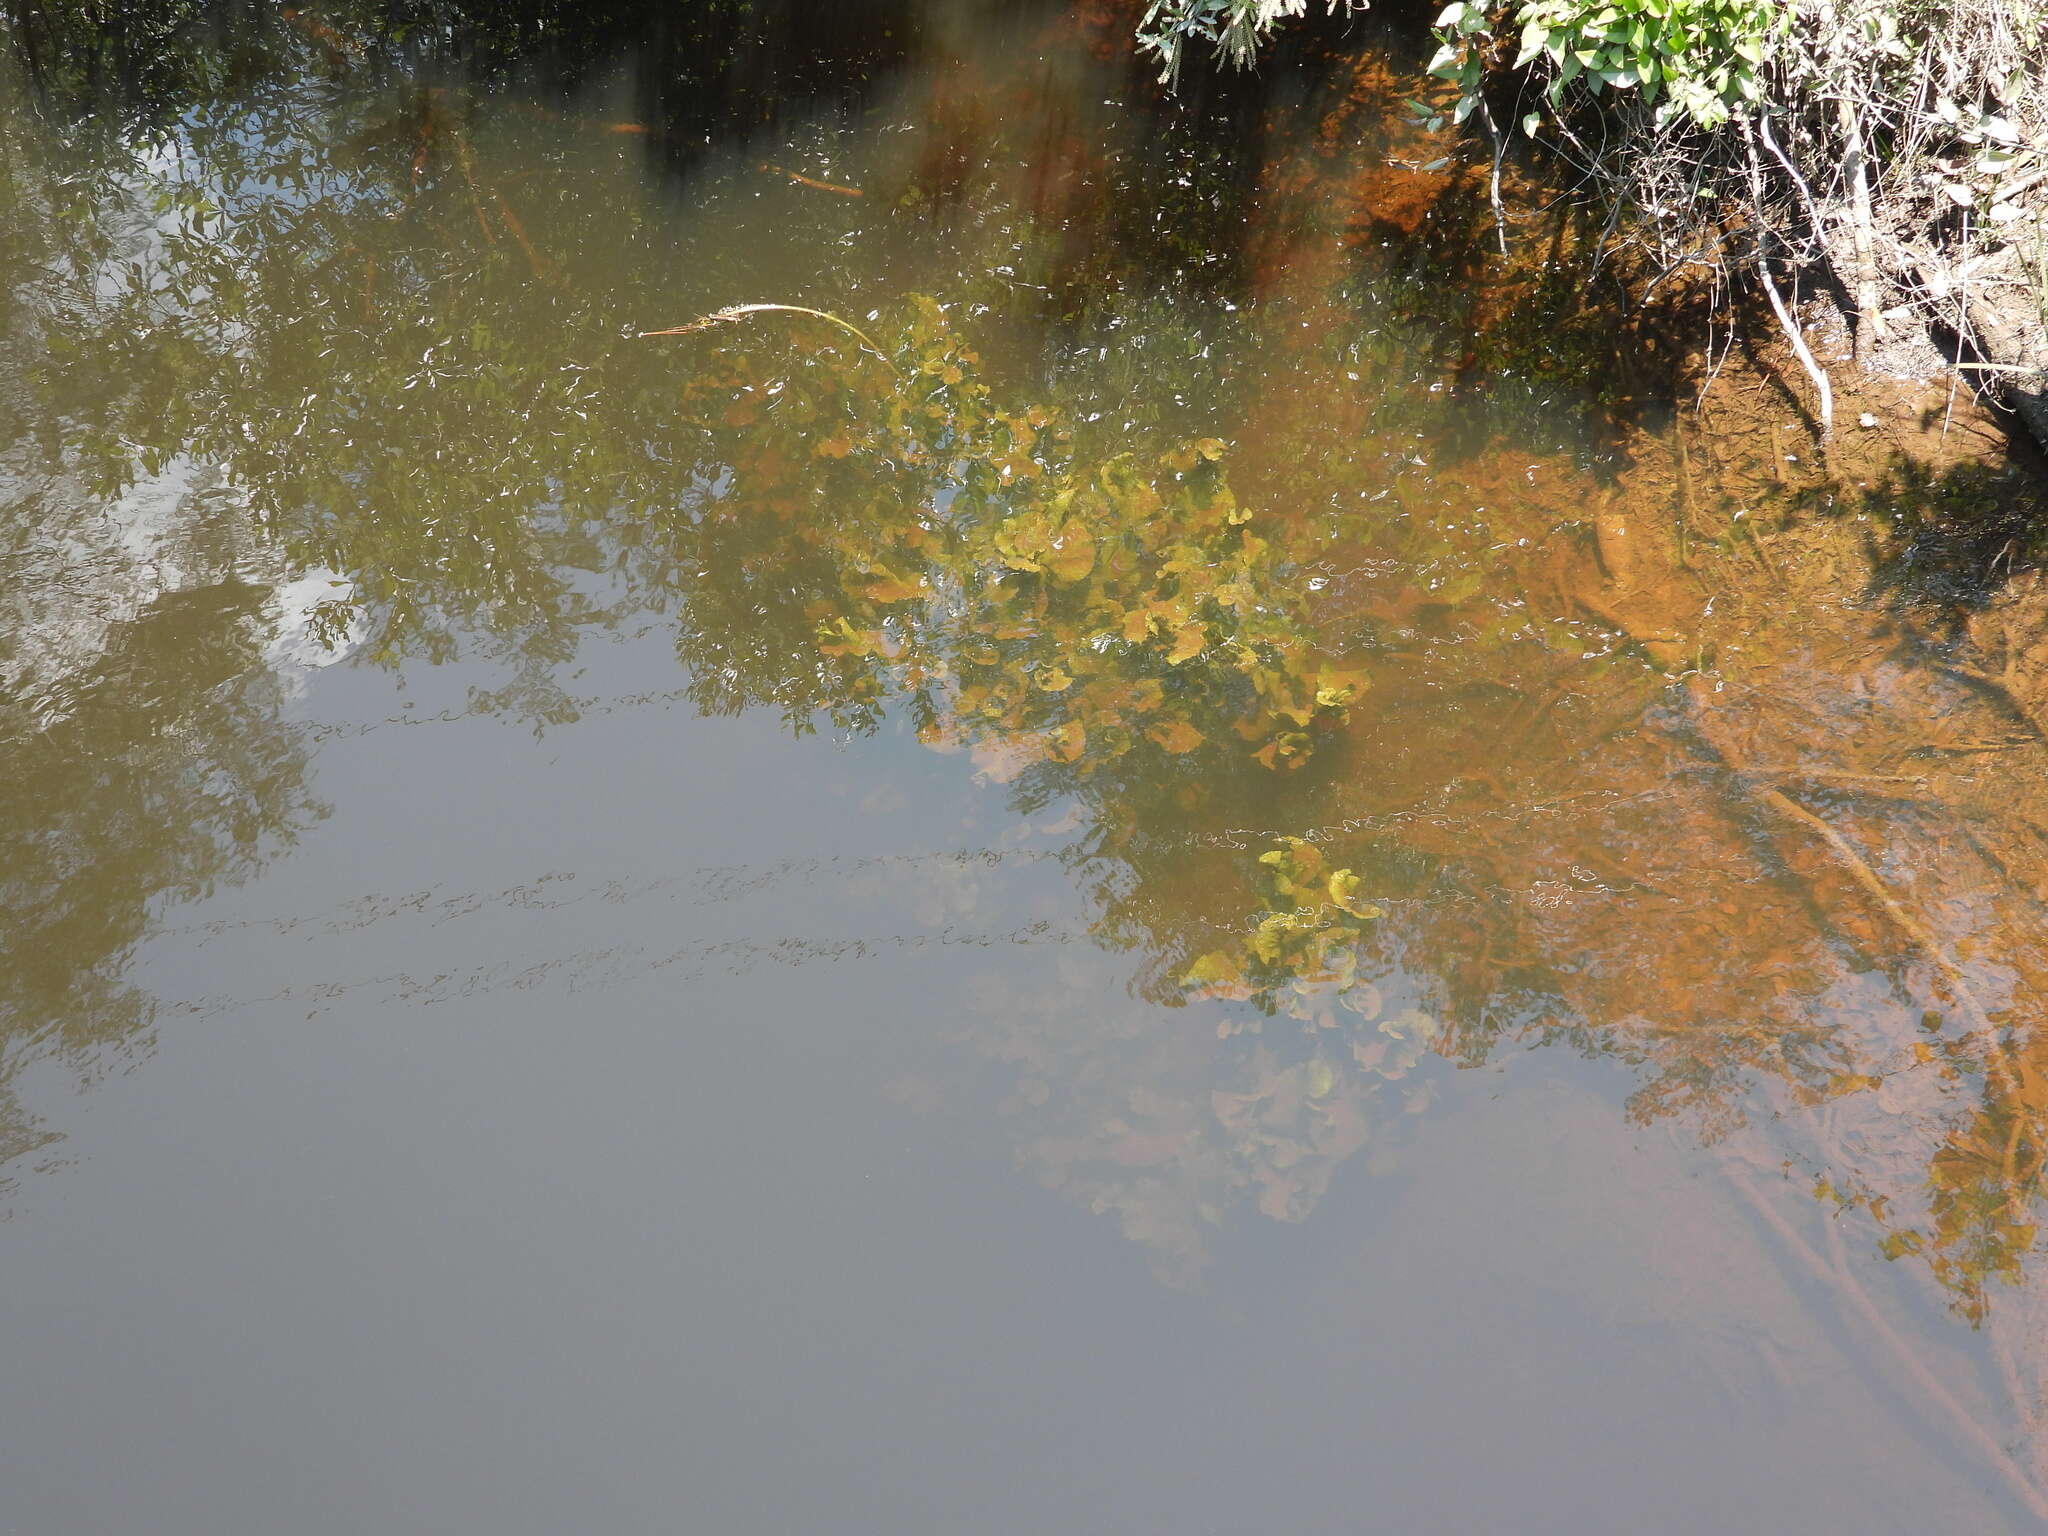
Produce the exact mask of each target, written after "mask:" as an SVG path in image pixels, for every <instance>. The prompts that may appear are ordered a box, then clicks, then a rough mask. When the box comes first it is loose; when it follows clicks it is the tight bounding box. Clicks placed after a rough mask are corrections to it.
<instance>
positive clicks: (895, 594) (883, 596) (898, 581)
mask: <svg viewBox="0 0 2048 1536" xmlns="http://www.w3.org/2000/svg"><path fill="white" fill-rule="evenodd" d="M861 595H862V596H864V597H866V598H867V599H868V601H870V602H874V603H907V602H909V601H911V600H912V599H913V598H919V597H923V596H924V589H923V588H922V587H919V586H915V585H913V584H912V583H910V582H907V581H905V580H903V578H901V577H900V576H890V575H888V574H886V573H885V574H884V575H883V577H882V579H881V580H880V581H877V582H873V583H871V584H870V585H868V586H867V587H864V588H863V589H862V593H861Z"/></svg>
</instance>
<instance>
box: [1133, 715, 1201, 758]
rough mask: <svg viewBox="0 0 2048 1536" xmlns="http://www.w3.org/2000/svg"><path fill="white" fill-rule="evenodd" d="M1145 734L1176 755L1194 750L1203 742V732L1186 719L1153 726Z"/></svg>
mask: <svg viewBox="0 0 2048 1536" xmlns="http://www.w3.org/2000/svg"><path fill="white" fill-rule="evenodd" d="M1145 734H1146V735H1147V736H1150V737H1151V738H1152V739H1153V740H1154V741H1156V742H1158V743H1159V745H1160V746H1162V747H1164V748H1166V750H1167V751H1169V752H1172V753H1175V754H1176V755H1177V754H1179V753H1182V752H1192V751H1194V750H1195V748H1197V747H1199V746H1200V745H1201V744H1202V733H1201V732H1200V731H1198V730H1196V729H1195V728H1194V727H1193V726H1192V725H1189V724H1188V723H1187V721H1185V720H1168V721H1166V722H1165V723H1164V724H1161V725H1155V726H1153V727H1152V729H1151V730H1149V731H1147V732H1146V733H1145Z"/></svg>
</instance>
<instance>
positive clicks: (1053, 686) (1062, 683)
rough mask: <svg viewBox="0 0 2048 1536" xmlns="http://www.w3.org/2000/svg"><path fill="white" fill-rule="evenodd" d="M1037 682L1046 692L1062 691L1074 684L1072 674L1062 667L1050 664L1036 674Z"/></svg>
mask: <svg viewBox="0 0 2048 1536" xmlns="http://www.w3.org/2000/svg"><path fill="white" fill-rule="evenodd" d="M1037 682H1038V686H1039V687H1041V688H1043V689H1044V690H1045V691H1046V692H1047V693H1064V692H1066V690H1067V689H1069V688H1071V687H1073V686H1074V676H1073V674H1072V673H1071V672H1068V671H1067V670H1066V669H1065V668H1064V667H1059V666H1052V667H1048V668H1046V669H1045V671H1043V672H1041V673H1039V674H1038V678H1037Z"/></svg>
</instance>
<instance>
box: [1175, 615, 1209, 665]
mask: <svg viewBox="0 0 2048 1536" xmlns="http://www.w3.org/2000/svg"><path fill="white" fill-rule="evenodd" d="M1208 643H1209V632H1208V630H1206V629H1204V628H1203V627H1202V626H1201V625H1200V624H1185V625H1182V626H1181V631H1180V633H1179V634H1177V635H1175V636H1174V637H1173V649H1172V650H1170V651H1168V652H1167V653H1166V659H1167V660H1168V661H1170V662H1172V663H1173V664H1174V665H1175V666H1176V667H1177V666H1179V665H1180V664H1181V663H1182V662H1184V661H1186V660H1188V658H1190V657H1192V656H1199V655H1201V654H1202V648H1203V647H1204V646H1206V645H1207V644H1208Z"/></svg>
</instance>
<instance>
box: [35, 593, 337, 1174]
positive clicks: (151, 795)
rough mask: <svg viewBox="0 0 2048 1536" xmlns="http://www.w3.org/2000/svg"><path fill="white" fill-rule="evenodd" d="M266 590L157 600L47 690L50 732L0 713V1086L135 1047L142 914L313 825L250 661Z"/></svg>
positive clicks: (281, 731)
mask: <svg viewBox="0 0 2048 1536" xmlns="http://www.w3.org/2000/svg"><path fill="white" fill-rule="evenodd" d="M266 596H267V593H266V590H265V589H264V588H261V587H252V586H244V585H241V584H238V583H235V582H233V581H229V582H226V583H224V584H221V585H216V586H205V587H199V588H195V589H188V590H184V591H178V592H170V593H165V594H163V595H161V596H160V597H158V598H157V599H156V600H155V601H154V602H152V603H151V604H150V605H149V607H148V608H147V609H146V611H144V612H143V613H141V614H140V615H139V616H137V617H135V618H134V619H132V620H128V621H125V622H122V623H120V624H118V625H116V626H115V628H114V631H113V633H112V634H111V635H110V636H109V637H108V640H107V642H106V644H105V648H104V650H103V651H102V653H101V654H100V655H99V656H98V658H97V659H96V660H94V661H93V662H92V663H91V664H90V665H89V666H88V667H86V668H85V669H84V670H83V671H82V672H81V673H78V674H74V675H72V676H70V677H68V678H67V679H66V680H65V683H66V689H65V692H66V694H67V699H66V708H65V709H64V711H63V713H62V714H61V715H60V716H59V717H58V718H56V719H55V720H54V721H43V720H37V719H35V718H34V713H33V707H32V706H33V704H34V703H35V702H37V701H34V700H31V699H28V698H22V697H17V698H15V699H14V700H12V701H11V702H10V703H9V704H8V706H7V708H6V718H5V720H4V724H0V931H4V934H5V937H4V939H0V989H4V990H0V1018H5V1019H6V1020H7V1021H8V1023H7V1025H6V1028H5V1032H4V1034H0V1061H4V1064H5V1065H4V1076H5V1078H6V1079H9V1080H11V1079H13V1078H15V1077H16V1076H17V1075H18V1074H20V1073H21V1072H22V1071H24V1070H25V1069H27V1068H28V1067H29V1066H30V1065H32V1064H35V1063H42V1062H51V1061H55V1062H59V1063H62V1064H64V1065H65V1066H67V1067H68V1068H70V1069H72V1070H74V1071H77V1072H81V1073H84V1074H86V1075H88V1076H90V1075H93V1074H96V1073H97V1072H99V1071H102V1070H104V1069H105V1068H106V1067H108V1066H109V1065H110V1064H111V1063H112V1062H113V1061H114V1060H116V1059H118V1058H119V1057H120V1056H123V1055H125V1054H128V1053H131V1052H134V1051H136V1050H138V1049H142V1048H144V1047H146V1045H147V1043H148V1041H149V1038H150V1032H151V1025H152V1015H153V1010H152V1006H151V1002H150V1000H149V998H148V997H147V995H145V994H144V993H142V992H139V991H137V990H136V989H135V988H134V987H132V986H131V985H130V984H129V983H128V982H127V980H126V979H125V977H124V974H123V973H124V971H125V969H126V966H127V962H128V959H129V956H130V955H131V953H132V952H133V950H134V948H135V946H136V945H137V944H138V943H139V942H140V941H141V940H142V938H143V936H144V935H145V933H146V932H147V929H148V925H149V920H150V918H151V915H152V914H153V912H154V911H155V910H157V908H158V907H159V906H160V905H161V904H163V903H166V902H176V901H190V900H196V899H198V898H200V897H203V896H205V895H207V894H208V893H209V892H211V891H212V890H214V889H215V888H217V887H218V886H221V885H224V884H231V883H233V882H236V881H239V880H242V879H246V878H247V877H248V876H249V875H250V874H251V873H253V872H254V871H255V870H256V869H257V868H258V867H260V866H261V865H262V863H263V862H264V861H265V860H266V859H267V858H268V857H270V856H271V855H272V854H273V853H275V851H276V850H277V848H278V847H279V846H280V845H281V844H282V843H285V842H288V841H289V839H290V838H291V836H292V835H293V832H294V830H295V829H296V828H297V827H299V826H302V825H303V824H304V823H305V822H306V821H307V820H308V819H309V818H310V817H312V816H315V815H317V814H318V813H319V808H318V807H317V805H316V804H315V803H314V802H313V801H311V800H310V798H309V797H308V795H307V793H306V790H305V787H304V776H305V771H306V755H305V749H304V743H303V742H302V741H301V739H300V738H299V736H298V735H297V733H296V732H294V731H292V730H291V729H290V727H289V726H287V725H286V724H284V723H283V722H282V721H281V720H280V718H279V715H278V709H279V705H280V703H281V699H280V688H281V684H280V683H279V680H278V678H277V677H276V675H275V674H274V673H273V672H271V671H270V670H269V669H268V668H267V667H265V666H263V665H262V664H261V655H262V648H263V643H264V638H265V635H264V629H265V627H266V624H267V617H268V616H267V614H266V610H265V598H266ZM23 1129H24V1134H26V1127H25V1123H24V1125H23ZM14 1150H21V1149H18V1148H17V1149H14Z"/></svg>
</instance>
